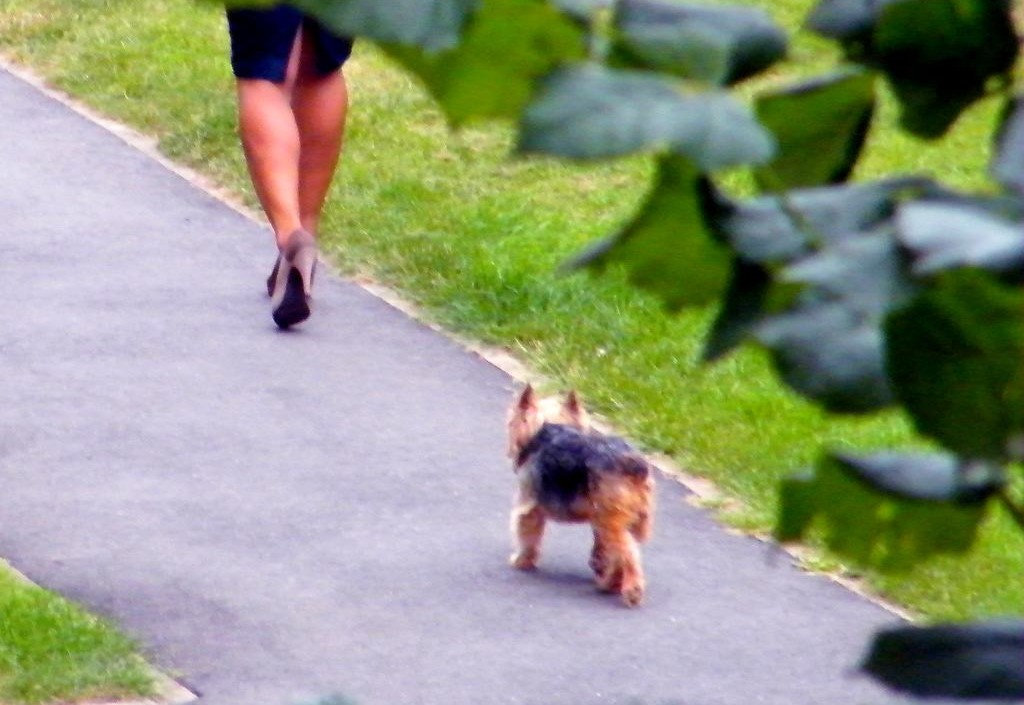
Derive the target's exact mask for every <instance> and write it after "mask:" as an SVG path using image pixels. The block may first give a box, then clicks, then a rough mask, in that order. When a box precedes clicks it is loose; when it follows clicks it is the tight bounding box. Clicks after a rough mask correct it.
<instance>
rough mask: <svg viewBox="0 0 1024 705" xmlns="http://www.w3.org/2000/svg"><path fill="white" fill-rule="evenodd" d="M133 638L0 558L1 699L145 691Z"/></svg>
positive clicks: (147, 683) (147, 682)
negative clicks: (25, 579) (11, 569)
mask: <svg viewBox="0 0 1024 705" xmlns="http://www.w3.org/2000/svg"><path fill="white" fill-rule="evenodd" d="M152 691H153V682H152V676H151V675H150V672H149V671H148V670H147V668H146V666H145V664H144V663H143V662H142V661H141V660H140V659H139V657H138V656H137V655H136V649H135V646H134V644H132V643H131V641H129V640H128V639H126V638H125V637H124V636H122V635H121V634H120V633H118V631H117V630H116V629H114V628H113V627H112V626H111V625H109V624H107V623H106V622H104V621H103V620H100V619H97V618H96V617H94V616H92V615H89V614H87V613H85V612H84V611H82V610H81V609H79V608H78V607H75V606H74V605H72V604H70V603H68V602H67V601H66V600H64V599H62V598H60V597H58V596H57V595H54V594H52V593H50V592H47V591H45V590H42V589H40V588H38V587H35V586H32V585H27V584H25V583H24V582H22V581H20V580H19V579H17V578H15V577H13V576H12V575H11V574H10V573H9V572H8V570H7V569H6V568H5V567H4V566H3V565H2V564H0V703H8V702H19V703H46V702H54V701H67V700H71V699H75V700H79V699H85V698H94V699H113V698H117V697H123V696H129V695H133V696H138V695H149V694H151V693H152Z"/></svg>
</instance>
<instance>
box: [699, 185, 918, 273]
mask: <svg viewBox="0 0 1024 705" xmlns="http://www.w3.org/2000/svg"><path fill="white" fill-rule="evenodd" d="M933 186H934V185H933V184H932V182H930V181H928V180H926V179H917V178H900V179H887V180H884V181H874V182H869V183H863V184H851V185H839V186H825V187H819V188H810V189H797V190H794V191H790V192H789V193H787V194H785V195H784V196H767V197H761V198H757V199H753V200H750V201H743V202H740V203H723V204H721V205H720V206H719V207H718V208H717V209H716V210H715V212H714V214H713V215H712V220H713V224H714V227H715V229H716V231H717V232H719V233H720V235H721V237H722V238H723V239H724V240H726V241H727V242H728V243H729V244H730V246H731V247H733V248H734V249H735V250H736V251H737V252H738V253H739V255H740V256H741V257H743V258H745V259H747V260H749V261H751V262H758V263H762V264H764V263H785V262H789V261H792V260H793V259H796V258H797V257H800V256H803V255H805V254H807V253H809V252H810V251H811V250H812V249H814V248H817V247H821V246H825V245H828V244H829V243H835V242H838V241H840V240H843V239H845V238H848V237H851V236H853V235H857V234H860V233H864V232H866V231H868V230H871V229H874V228H875V227H877V226H878V225H879V224H880V223H882V222H884V221H886V220H888V219H890V218H892V216H893V214H894V213H895V212H896V207H897V205H898V204H899V203H900V202H901V201H903V200H905V199H907V198H911V197H913V196H915V195H919V194H920V193H922V192H925V191H928V190H930V189H932V188H933Z"/></svg>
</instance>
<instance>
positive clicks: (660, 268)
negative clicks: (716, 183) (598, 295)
mask: <svg viewBox="0 0 1024 705" xmlns="http://www.w3.org/2000/svg"><path fill="white" fill-rule="evenodd" d="M705 188H706V187H704V186H703V185H702V182H701V176H700V173H699V172H698V171H697V169H696V167H695V166H694V165H693V163H692V162H690V161H689V160H688V159H686V158H684V157H678V156H666V157H662V158H661V160H660V162H659V169H658V177H657V182H656V183H655V186H654V189H653V191H651V193H650V194H649V195H648V197H647V202H646V203H645V204H644V206H643V208H641V209H640V212H639V213H638V214H637V216H636V217H635V219H634V220H633V222H631V223H630V224H629V225H627V226H626V227H625V228H624V229H623V230H622V231H620V232H619V233H618V234H616V235H614V236H613V237H611V238H609V239H607V240H604V241H602V242H600V243H598V244H597V245H596V246H594V247H592V248H590V249H589V250H587V251H586V252H584V253H582V254H581V255H580V256H579V257H577V258H576V259H575V260H573V261H572V262H570V263H569V266H571V267H591V268H595V269H598V270H600V269H603V268H605V267H606V266H607V265H609V264H611V263H622V264H624V265H625V266H626V267H627V268H628V270H629V277H630V281H632V282H633V283H634V284H635V285H636V286H638V287H641V288H643V289H647V290H649V291H651V292H653V293H655V294H657V295H658V296H659V297H661V299H662V300H663V301H664V302H665V305H666V307H668V308H669V309H670V310H677V309H679V308H680V307H682V306H686V305H693V304H704V303H707V302H709V301H712V300H714V299H716V298H718V296H719V295H720V294H721V291H722V288H723V286H724V285H725V281H726V276H727V273H728V266H729V258H728V254H727V251H726V249H725V248H724V247H723V246H722V245H721V244H720V243H719V242H718V241H717V240H715V239H714V238H713V236H712V234H711V232H710V230H709V229H708V227H707V225H706V223H705V219H704V200H705V198H706V195H705Z"/></svg>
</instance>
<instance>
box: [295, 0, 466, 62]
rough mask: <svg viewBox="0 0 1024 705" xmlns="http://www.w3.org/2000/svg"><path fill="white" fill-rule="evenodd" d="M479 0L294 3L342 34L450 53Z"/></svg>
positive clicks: (302, 0) (301, 0) (305, 0)
mask: <svg viewBox="0 0 1024 705" xmlns="http://www.w3.org/2000/svg"><path fill="white" fill-rule="evenodd" d="M477 3H478V0H387V2H381V0H294V2H293V4H294V5H296V6H298V7H300V8H302V9H303V10H306V11H308V12H311V13H312V14H314V15H316V16H317V17H318V18H319V19H320V20H321V21H322V22H324V24H326V25H328V26H329V27H331V28H333V29H334V30H335V31H337V32H340V33H341V34H347V35H350V36H354V37H367V38H368V39H373V40H375V41H379V42H393V43H396V44H409V45H412V46H418V47H422V48H424V49H427V50H429V51H438V50H441V49H450V48H452V47H454V46H455V45H456V44H458V42H459V37H460V36H461V33H462V28H463V26H464V25H465V23H466V21H467V19H468V18H469V15H470V14H471V13H472V11H473V10H474V8H475V7H476V6H477Z"/></svg>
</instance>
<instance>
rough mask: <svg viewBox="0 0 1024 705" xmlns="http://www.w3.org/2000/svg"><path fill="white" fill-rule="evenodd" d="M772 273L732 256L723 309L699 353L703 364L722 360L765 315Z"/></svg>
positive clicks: (758, 265)
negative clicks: (702, 349)
mask: <svg viewBox="0 0 1024 705" xmlns="http://www.w3.org/2000/svg"><path fill="white" fill-rule="evenodd" d="M771 285H772V278H771V273H770V272H769V271H768V269H766V268H765V267H763V266H762V265H760V264H755V263H753V262H747V261H746V260H744V259H742V258H739V257H734V258H733V261H732V273H731V275H730V278H729V285H728V288H727V289H726V291H725V297H724V299H723V301H722V306H721V308H720V309H719V311H718V315H717V316H716V317H715V322H714V324H712V326H711V331H710V332H709V333H708V338H707V340H706V341H705V343H704V351H703V352H702V353H701V360H702V361H703V362H711V361H713V360H717V359H718V358H720V357H722V356H723V355H725V354H726V353H728V352H729V351H730V350H732V349H733V348H735V347H736V346H737V345H739V344H740V343H742V342H743V340H744V339H745V338H746V337H747V336H748V335H750V334H751V333H752V331H753V330H754V328H755V326H756V325H757V324H758V323H760V321H761V317H762V315H763V314H764V309H765V302H766V300H767V299H768V293H769V291H770V290H771Z"/></svg>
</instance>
